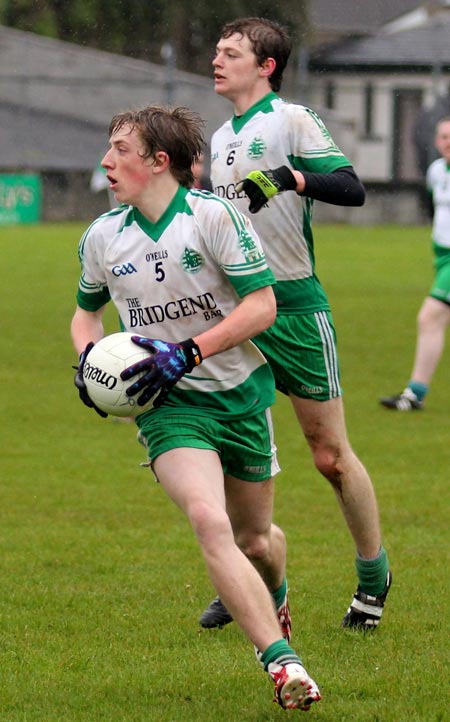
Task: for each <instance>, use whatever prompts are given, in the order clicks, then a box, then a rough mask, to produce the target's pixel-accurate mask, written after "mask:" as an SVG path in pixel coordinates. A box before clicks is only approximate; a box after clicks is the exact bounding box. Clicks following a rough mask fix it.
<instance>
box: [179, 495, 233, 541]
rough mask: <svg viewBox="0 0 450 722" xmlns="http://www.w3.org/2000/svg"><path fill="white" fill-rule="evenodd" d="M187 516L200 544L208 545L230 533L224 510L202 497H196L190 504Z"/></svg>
mask: <svg viewBox="0 0 450 722" xmlns="http://www.w3.org/2000/svg"><path fill="white" fill-rule="evenodd" d="M188 516H189V521H190V523H191V526H192V528H193V530H194V532H195V534H196V536H197V538H198V540H199V542H200V544H201V545H202V546H210V545H211V544H214V542H215V540H220V539H221V538H223V536H224V535H225V536H227V535H231V525H230V521H229V519H228V516H227V514H226V513H225V511H224V510H222V509H221V508H220V507H214V506H211V504H208V503H207V502H205V501H203V500H202V499H197V500H196V501H194V502H193V503H192V504H191V505H190V507H189V511H188Z"/></svg>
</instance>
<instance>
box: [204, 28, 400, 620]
mask: <svg viewBox="0 0 450 722" xmlns="http://www.w3.org/2000/svg"><path fill="white" fill-rule="evenodd" d="M290 50H291V41H290V38H289V36H288V34H287V32H286V30H285V28H283V27H282V26H280V25H279V24H277V23H274V22H271V21H270V20H266V19H264V18H241V19H238V20H236V21H234V22H231V23H228V24H227V25H225V26H224V28H223V30H222V33H221V37H220V40H219V42H218V44H217V48H216V54H215V58H214V60H213V67H214V81H215V91H216V93H217V94H218V95H221V96H223V97H224V98H226V99H227V100H229V101H230V102H231V103H232V105H233V109H234V114H233V116H232V118H231V119H230V120H228V121H227V122H226V123H224V125H223V126H222V127H221V128H219V129H218V130H217V131H216V132H215V133H214V135H213V138H212V143H211V179H212V183H213V190H214V192H215V193H216V194H218V195H219V196H222V197H224V198H229V199H232V200H233V202H234V203H235V204H236V206H237V207H238V208H239V209H240V210H241V211H242V212H248V211H250V213H252V214H255V215H252V223H253V224H254V226H255V228H256V231H257V233H258V234H259V236H260V238H261V242H262V244H263V248H264V252H265V254H266V258H267V261H268V263H269V266H270V267H271V268H272V270H273V272H274V274H275V277H276V279H277V284H276V287H275V295H276V298H277V319H276V322H275V323H274V324H273V325H272V326H271V327H270V328H269V329H267V330H266V331H264V332H263V333H261V334H259V335H258V336H257V338H255V339H254V341H255V343H256V344H257V346H258V348H260V350H262V351H263V353H264V355H265V356H266V358H267V359H268V361H269V363H270V365H271V368H272V370H273V372H274V376H275V381H276V384H277V388H278V389H279V390H280V391H282V392H284V393H286V394H288V395H289V397H290V399H291V402H292V406H293V409H294V412H295V415H296V417H297V420H298V422H299V424H300V427H301V429H302V431H303V433H304V435H305V438H306V440H307V442H308V444H309V447H310V449H311V453H312V456H313V459H314V463H315V466H316V468H317V469H318V470H319V471H320V472H321V473H322V474H323V476H325V478H326V479H328V481H330V483H331V485H332V487H333V489H334V492H335V494H336V497H337V500H338V503H339V505H340V508H341V510H342V513H343V515H344V517H345V521H346V523H347V526H348V528H349V530H350V533H351V534H352V537H353V540H354V543H355V546H356V570H357V575H358V587H357V590H356V592H355V594H354V597H353V600H352V602H351V605H350V607H349V608H348V610H347V613H346V615H345V617H344V619H343V620H342V625H343V626H344V627H354V628H359V629H364V630H366V629H374V628H375V627H376V626H377V625H378V623H379V620H380V618H381V614H382V611H383V606H384V601H385V598H386V595H387V592H388V590H389V586H390V583H391V574H390V571H389V563H388V558H387V554H386V551H385V549H384V547H383V546H382V541H381V533H380V524H379V514H378V507H377V501H376V497H375V493H374V489H373V486H372V483H371V480H370V478H369V475H368V473H367V471H366V469H365V468H364V466H363V464H362V463H361V461H360V460H359V459H358V458H357V456H356V454H355V453H354V451H353V449H352V447H351V445H350V443H349V440H348V437H347V431H346V424H345V419H344V408H343V403H342V398H341V393H342V392H341V387H340V383H339V368H338V361H337V355H336V345H335V331H334V326H333V321H332V317H331V312H330V307H329V303H328V299H327V296H326V293H325V291H324V289H323V287H322V286H321V284H320V282H319V280H318V278H317V276H316V274H315V270H314V253H315V250H314V244H313V233H312V228H311V218H312V207H313V201H314V200H321V201H325V202H328V203H334V204H337V205H348V206H352V205H354V206H358V205H362V203H363V202H364V197H365V191H364V187H363V186H362V185H361V183H360V181H359V179H358V177H357V176H356V174H355V172H354V170H353V168H352V166H351V164H350V161H349V160H348V159H347V158H346V157H345V156H344V155H343V153H342V152H341V151H340V150H339V148H338V147H337V146H336V144H335V143H334V141H333V139H332V138H331V136H330V133H329V132H328V131H327V129H326V127H325V126H324V124H323V122H322V121H321V119H320V118H319V117H318V116H317V115H316V113H315V112H313V111H312V110H311V109H309V108H306V107H304V106H302V105H296V104H293V103H287V102H285V101H284V100H282V99H281V98H280V97H279V95H278V91H279V89H280V86H281V81H282V76H283V71H284V69H285V66H286V63H287V61H288V58H289V54H290ZM249 201H250V203H249ZM231 620H232V615H231V614H230V613H229V612H228V610H227V609H226V605H225V606H224V605H223V604H222V601H221V600H220V598H216V599H215V600H213V602H212V603H211V604H210V606H209V607H208V609H206V610H205V612H204V613H203V614H202V616H201V618H200V624H202V626H206V627H213V626H223V624H226V623H228V622H230V621H231Z"/></svg>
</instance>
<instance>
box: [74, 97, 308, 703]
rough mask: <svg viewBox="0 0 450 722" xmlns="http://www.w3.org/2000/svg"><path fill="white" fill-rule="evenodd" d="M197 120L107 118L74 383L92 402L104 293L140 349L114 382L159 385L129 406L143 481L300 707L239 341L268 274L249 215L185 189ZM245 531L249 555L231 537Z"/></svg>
mask: <svg viewBox="0 0 450 722" xmlns="http://www.w3.org/2000/svg"><path fill="white" fill-rule="evenodd" d="M202 127H203V123H202V121H201V119H200V117H199V116H198V115H197V114H195V113H192V112H191V111H189V110H187V109H183V108H174V109H170V108H162V107H158V106H153V107H148V108H144V109H142V110H139V111H130V112H125V113H121V114H119V115H117V116H115V117H114V118H113V119H112V121H111V125H110V149H109V150H108V152H107V153H106V155H105V157H104V158H103V161H102V164H103V166H104V168H105V169H106V172H107V177H108V179H109V183H110V187H111V189H112V190H113V191H114V193H115V196H116V199H117V201H118V202H119V203H120V204H122V205H121V206H120V207H119V208H117V209H115V210H112V211H110V212H109V213H105V214H104V215H102V216H100V217H99V218H98V219H97V220H96V221H95V222H94V223H93V224H92V225H91V226H90V227H89V228H88V230H87V231H86V233H85V234H84V236H83V238H82V239H81V242H80V247H79V255H80V260H81V267H82V272H81V278H80V282H79V288H78V294H77V301H78V305H77V308H76V311H75V314H74V317H73V320H72V326H71V332H72V339H73V343H74V346H75V348H76V350H77V351H78V352H79V353H80V362H79V366H78V368H77V373H76V375H75V384H76V386H77V388H78V390H79V393H80V397H81V400H82V401H83V402H84V403H85V404H86V405H87V406H90V407H91V408H92V407H94V409H96V407H95V405H94V404H93V402H92V401H91V399H90V398H89V396H88V394H87V390H86V386H85V384H84V382H83V376H82V370H83V364H84V361H85V358H86V355H87V353H88V351H89V350H90V348H91V347H92V343H93V342H96V341H97V340H99V339H100V338H101V337H102V336H103V323H102V316H103V312H104V308H105V304H106V303H107V302H108V301H109V300H112V301H113V303H114V304H115V306H116V308H117V310H118V312H119V314H120V318H121V321H122V324H123V327H124V329H125V330H127V331H130V332H135V333H136V336H134V337H133V340H134V341H135V343H136V344H137V345H139V346H142V347H144V348H147V349H149V350H150V351H152V356H149V358H148V359H145V360H144V361H141V362H139V363H137V364H134V365H133V366H131V367H130V368H129V369H126V370H125V371H123V372H122V377H123V378H124V379H125V378H133V377H134V376H135V375H136V374H137V373H138V372H140V371H145V372H146V373H145V375H144V376H143V377H142V378H140V379H139V380H137V381H135V382H134V383H133V384H132V386H131V388H130V389H129V393H130V395H135V394H137V395H138V401H137V403H138V404H140V405H142V404H144V403H145V402H146V399H149V398H150V397H152V396H153V395H154V394H155V392H157V391H158V390H160V393H159V395H158V397H157V400H156V402H155V407H156V408H153V409H152V410H151V411H147V412H146V413H144V414H141V415H140V416H138V417H137V424H138V426H139V427H140V432H139V433H140V436H141V438H142V439H143V440H144V442H145V445H146V446H147V448H148V454H149V458H150V462H151V465H152V468H153V470H154V472H155V474H156V476H157V479H158V481H159V482H160V483H161V486H162V487H163V488H164V490H165V491H166V493H167V494H168V496H169V497H170V498H171V499H172V500H173V501H174V502H175V503H176V504H177V505H178V506H179V507H180V509H181V510H182V511H183V512H184V513H185V514H186V516H187V518H188V519H189V521H190V523H191V525H192V527H193V530H194V532H195V534H196V537H197V539H198V542H199V545H200V548H201V551H202V554H203V557H204V559H205V562H206V567H207V569H208V573H209V576H210V579H211V581H212V583H213V585H214V586H215V588H216V589H217V591H218V592H219V594H220V595H221V596H222V597H223V599H224V600H225V601H226V604H227V606H229V608H230V609H231V610H232V613H233V616H234V617H235V618H236V620H237V621H238V623H239V625H240V626H241V627H242V629H243V631H244V632H245V633H246V634H247V636H248V638H249V639H250V640H251V641H252V642H253V644H254V645H255V647H256V648H257V650H261V652H260V653H259V655H260V659H261V662H262V664H263V665H264V668H265V670H266V671H267V672H268V673H269V675H270V676H271V678H272V680H273V681H274V682H275V699H276V701H277V702H278V703H279V704H280V705H281V706H282V707H284V708H293V709H303V710H307V709H309V707H310V705H311V704H312V703H313V702H316V701H318V700H319V699H320V694H319V690H318V688H317V685H316V684H315V682H314V681H313V680H312V679H311V678H310V677H309V675H308V674H307V672H306V670H305V668H304V667H303V665H302V664H301V661H300V659H299V657H298V655H297V654H296V653H295V652H294V650H293V649H292V648H291V647H290V646H289V643H288V640H286V639H285V638H283V630H282V629H281V627H280V622H279V619H278V617H277V614H276V609H275V604H274V599H275V598H276V596H277V594H279V593H280V589H283V588H285V586H286V581H285V562H286V540H285V537H284V534H283V532H282V531H281V529H279V528H278V527H276V526H275V525H273V524H272V506H273V480H272V473H275V472H276V471H277V470H278V469H277V464H276V456H275V451H274V444H273V438H272V428H271V420H270V410H269V406H270V405H271V404H272V403H273V397H274V390H275V387H274V381H273V376H272V373H271V371H270V368H269V365H268V364H267V362H266V361H265V359H264V356H263V355H262V354H261V353H260V352H259V351H258V349H257V348H256V346H255V345H254V344H253V343H252V342H251V341H249V338H250V337H251V336H253V335H255V334H257V333H259V332H261V331H262V330H264V329H265V328H267V326H269V325H270V324H271V323H272V322H273V320H274V318H275V312H276V305H275V298H274V294H273V290H272V285H273V283H274V278H273V274H272V272H271V271H270V270H269V268H268V267H267V264H266V261H265V258H264V254H263V251H262V249H261V245H260V241H259V239H258V237H257V235H256V234H255V232H254V230H253V228H252V226H251V224H250V223H249V221H248V220H247V219H246V218H244V217H243V216H242V215H241V214H240V213H239V212H238V211H237V210H236V209H235V208H234V206H233V205H232V204H231V203H229V202H228V201H224V200H221V199H219V198H217V197H216V196H214V195H212V194H211V193H208V192H204V191H199V190H195V189H190V188H191V186H192V182H193V176H192V162H193V160H194V158H195V157H196V156H197V155H198V154H199V153H200V152H201V151H202V148H203V134H202ZM124 204H126V205H124ZM149 337H151V338H149ZM180 338H182V339H183V338H185V339H186V340H185V341H181V342H180V341H179V339H180ZM96 410H97V411H98V409H96ZM103 415H104V414H103ZM242 510H245V513H243V511H242ZM255 535H256V536H257V537H258V539H259V550H258V553H257V554H255V559H254V560H253V562H254V564H252V563H251V562H250V561H249V559H248V558H247V556H246V555H245V554H244V553H243V552H242V551H241V549H240V546H239V545H245V544H246V539H247V537H249V536H251V537H252V539H253V538H254V537H255ZM259 564H263V568H264V579H263V578H262V577H261V575H260V573H259V571H257V569H258V567H259ZM269 590H270V591H273V596H272V595H271V594H270V591H269ZM210 673H211V672H210V671H208V674H210Z"/></svg>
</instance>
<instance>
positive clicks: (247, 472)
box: [138, 408, 280, 481]
mask: <svg viewBox="0 0 450 722" xmlns="http://www.w3.org/2000/svg"><path fill="white" fill-rule="evenodd" d="M138 425H139V427H140V432H139V440H140V441H141V443H144V446H146V447H147V450H148V456H149V459H150V461H151V462H154V461H155V459H156V457H157V456H159V455H160V454H163V453H164V452H165V451H169V450H170V449H178V448H182V447H186V446H188V447H191V448H194V449H212V450H213V451H217V453H218V454H219V456H220V460H221V463H222V468H223V470H224V473H225V474H230V475H231V476H235V477H236V478H238V479H243V480H244V481H265V480H266V479H269V478H270V477H272V476H275V474H276V473H277V472H278V471H279V470H280V468H279V466H278V461H277V456H276V447H275V443H274V438H273V426H272V417H271V414H270V409H266V410H265V411H263V412H262V413H259V414H256V415H255V416H249V417H248V418H247V419H232V420H227V421H225V420H223V419H220V420H219V419H214V418H211V417H209V416H201V415H195V414H189V415H187V414H177V413H176V410H174V409H173V408H172V409H162V408H161V409H159V410H158V411H157V412H155V413H152V414H149V415H147V416H143V417H142V420H138Z"/></svg>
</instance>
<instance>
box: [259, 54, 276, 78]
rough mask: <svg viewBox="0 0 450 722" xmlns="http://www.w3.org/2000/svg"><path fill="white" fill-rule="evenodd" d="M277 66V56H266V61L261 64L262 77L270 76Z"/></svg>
mask: <svg viewBox="0 0 450 722" xmlns="http://www.w3.org/2000/svg"><path fill="white" fill-rule="evenodd" d="M276 67H277V62H276V60H275V58H266V59H265V60H264V62H263V63H262V64H261V65H260V66H259V71H260V74H261V77H263V78H270V76H271V75H272V73H273V71H274V70H275V68H276Z"/></svg>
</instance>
